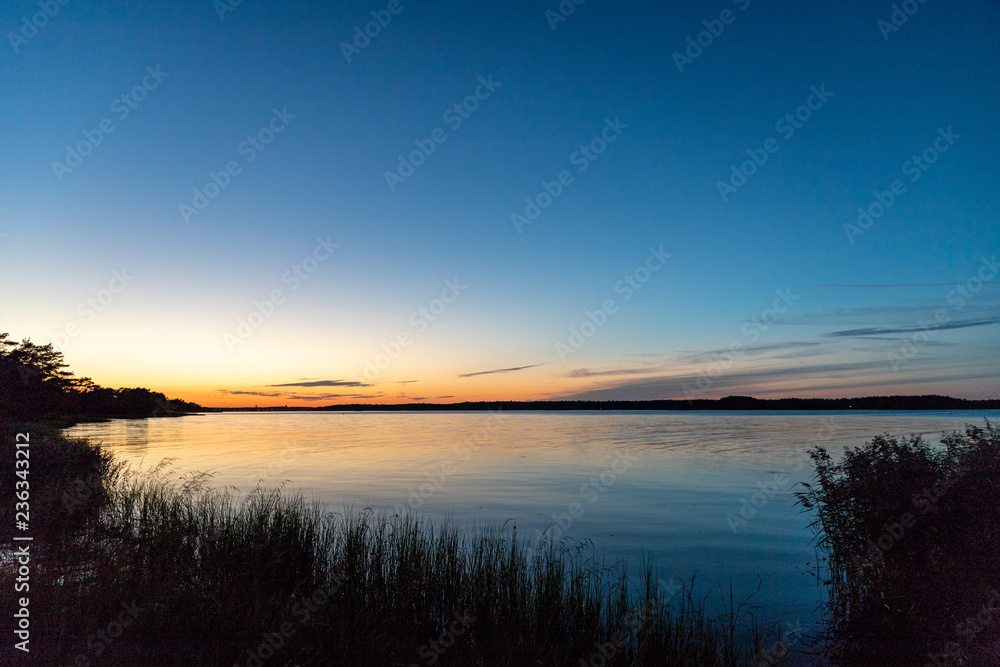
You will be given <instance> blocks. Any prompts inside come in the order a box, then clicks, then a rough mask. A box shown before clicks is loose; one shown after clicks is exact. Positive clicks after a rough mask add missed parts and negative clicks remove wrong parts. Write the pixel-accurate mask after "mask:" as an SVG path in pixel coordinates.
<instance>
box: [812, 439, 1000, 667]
mask: <svg viewBox="0 0 1000 667" xmlns="http://www.w3.org/2000/svg"><path fill="white" fill-rule="evenodd" d="M941 445H942V446H932V445H930V444H928V443H927V442H925V441H924V440H923V439H922V438H920V437H919V436H910V437H891V436H889V435H881V436H877V437H875V438H873V439H872V440H871V441H869V442H867V443H865V445H864V446H863V447H859V448H856V449H848V450H847V451H846V452H845V453H844V455H843V458H842V459H841V460H840V461H834V460H833V459H832V457H831V456H830V455H829V453H828V452H827V451H826V450H825V449H823V448H818V449H816V450H813V451H811V452H810V454H811V456H812V459H813V461H814V463H815V466H816V472H815V482H814V483H813V484H806V485H805V487H806V489H805V490H804V491H801V492H798V493H797V494H796V495H797V496H798V502H799V503H800V504H801V505H802V506H803V508H804V509H806V510H812V511H814V512H815V514H816V520H815V522H814V523H813V528H814V530H815V532H816V540H817V545H818V547H819V548H820V549H821V550H823V551H824V552H825V554H826V556H827V561H826V567H825V570H826V571H825V573H824V575H825V577H826V581H825V583H826V584H827V586H828V587H829V593H830V595H829V606H828V608H827V617H828V619H827V620H828V627H829V634H830V639H831V640H832V645H833V649H834V650H833V654H834V657H835V659H836V660H837V661H839V663H841V664H846V665H886V664H900V665H903V664H905V665H925V664H931V665H938V664H945V663H950V664H966V665H984V666H986V665H989V666H994V667H995V665H997V664H1000V651H998V646H1000V644H998V643H997V640H998V638H1000V595H998V594H997V591H998V590H1000V506H998V498H1000V430H998V429H997V428H996V427H995V426H993V425H992V424H990V423H989V422H987V423H986V425H985V427H979V426H972V425H970V426H967V427H966V429H965V432H964V434H962V433H957V432H955V433H951V434H949V435H946V436H944V437H943V439H942V441H941Z"/></svg>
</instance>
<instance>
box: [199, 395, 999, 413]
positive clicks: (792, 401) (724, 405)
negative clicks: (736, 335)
mask: <svg viewBox="0 0 1000 667" xmlns="http://www.w3.org/2000/svg"><path fill="white" fill-rule="evenodd" d="M483 410H501V411H518V410H521V411H524V410H532V411H567V410H584V411H588V410H589V411H601V410H669V411H676V412H685V411H693V410H859V411H868V410H880V411H881V410H884V411H891V410H1000V399H982V400H969V399H964V398H951V397H950V396H867V397H862V398H775V399H760V398H752V397H749V396H727V397H726V398H720V399H691V400H683V399H670V400H650V401H464V402H461V403H393V404H373V403H350V404H345V405H324V406H318V407H307V406H302V407H299V406H292V407H289V406H265V407H252V408H249V407H246V408H209V407H204V408H202V409H201V410H200V411H199V412H464V411H483Z"/></svg>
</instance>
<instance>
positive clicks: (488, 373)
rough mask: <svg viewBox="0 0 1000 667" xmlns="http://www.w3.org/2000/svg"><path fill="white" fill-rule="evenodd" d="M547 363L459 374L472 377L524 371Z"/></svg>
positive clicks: (463, 376) (461, 376)
mask: <svg viewBox="0 0 1000 667" xmlns="http://www.w3.org/2000/svg"><path fill="white" fill-rule="evenodd" d="M544 365H545V364H531V365H530V366H515V367H514V368H498V369H496V370H494V371H478V372H476V373H464V374H462V375H459V376H458V377H460V378H471V377H474V376H476V375H492V374H493V373H512V372H513V371H523V370H524V369H526V368H537V367H538V366H544Z"/></svg>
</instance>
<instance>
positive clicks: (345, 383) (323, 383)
mask: <svg viewBox="0 0 1000 667" xmlns="http://www.w3.org/2000/svg"><path fill="white" fill-rule="evenodd" d="M267 386H268V387H370V386H371V385H370V384H366V383H364V382H354V381H353V380H313V381H311V382H289V383H287V384H269V385H267Z"/></svg>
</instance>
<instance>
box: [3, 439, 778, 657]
mask: <svg viewBox="0 0 1000 667" xmlns="http://www.w3.org/2000/svg"><path fill="white" fill-rule="evenodd" d="M33 438H35V436H33ZM33 442H37V444H33V457H37V459H38V460H39V461H43V460H44V461H43V462H42V463H40V464H39V469H38V471H39V472H42V473H43V474H38V475H36V474H35V471H33V473H32V474H33V478H32V479H33V487H32V488H33V489H35V488H36V486H37V488H38V489H39V491H38V494H39V495H38V500H37V501H36V502H37V503H38V505H37V508H38V511H39V517H40V518H39V520H38V522H37V525H38V526H39V530H40V531H41V532H39V533H37V535H38V536H36V546H37V548H38V554H39V567H38V568H37V570H36V572H35V573H34V574H33V579H32V584H31V595H32V598H31V600H32V602H31V604H32V614H33V616H34V617H35V618H37V619H44V621H42V620H39V621H38V622H37V625H36V626H35V627H34V632H33V633H32V654H33V656H34V658H35V659H36V660H40V661H41V662H43V663H45V664H81V665H82V664H93V665H96V664H108V665H112V664H113V665H124V664H144V665H181V664H183V665H191V664H199V665H201V664H203V665H227V666H228V665H241V666H242V665H263V664H269V665H402V666H409V665H432V664H433V665H437V664H443V665H595V666H596V665H647V664H648V665H663V664H671V665H722V666H727V667H728V666H737V665H750V664H780V661H779V660H777V659H774V660H771V659H769V660H768V661H767V662H762V661H761V660H760V659H759V656H761V655H764V654H765V653H766V652H767V651H768V650H769V647H771V646H772V645H773V644H774V641H775V639H776V637H777V634H776V630H775V629H774V628H773V627H770V626H768V627H765V626H761V625H760V624H758V623H756V622H755V621H754V618H753V613H752V611H753V609H752V608H751V606H750V605H749V602H746V601H745V602H743V603H740V604H737V603H736V602H735V601H734V599H733V598H732V596H731V597H730V600H729V608H728V610H727V611H726V612H724V613H722V614H717V615H713V614H711V613H709V612H708V611H707V608H708V605H707V599H706V598H702V599H698V598H696V597H695V596H694V593H693V579H692V580H691V582H690V583H689V585H687V586H685V587H682V588H681V589H680V590H679V591H674V590H671V589H670V588H668V587H665V586H663V585H662V581H661V580H660V578H659V577H658V575H657V573H656V571H655V569H654V567H653V565H652V564H651V563H646V564H645V565H644V568H643V570H642V572H641V574H640V576H639V577H638V578H637V579H633V578H631V577H630V573H629V571H628V568H627V567H626V566H625V565H624V564H622V563H616V564H613V565H605V564H603V563H602V562H601V561H600V560H599V559H598V558H596V557H595V556H594V553H593V549H592V548H590V547H589V546H588V545H586V544H576V545H573V544H569V543H566V542H560V543H555V544H551V543H549V544H542V545H540V546H539V547H537V548H534V549H533V548H531V547H530V545H529V543H528V541H527V540H526V539H524V538H523V537H522V536H520V535H518V532H517V529H516V527H515V526H513V525H512V524H510V523H507V524H504V525H502V526H483V527H478V528H474V529H460V528H458V527H456V526H454V525H452V524H451V523H450V522H448V521H443V522H430V521H427V520H425V519H423V518H421V517H419V516H415V515H393V514H389V513H386V512H378V511H375V510H373V509H371V508H363V509H360V510H353V509H352V508H345V509H344V510H343V511H339V512H331V511H327V510H325V509H324V508H322V507H321V506H319V505H316V504H313V503H309V502H306V500H305V499H303V498H302V497H301V496H300V495H295V494H291V493H287V492H286V491H285V490H284V489H282V488H270V489H269V488H264V487H258V488H256V489H254V490H253V491H252V492H250V493H247V494H245V495H241V494H239V493H238V492H237V491H236V490H235V489H226V488H222V489H219V488H214V487H213V486H212V485H211V477H210V476H207V475H186V476H185V475H177V474H175V473H174V472H172V468H171V467H170V465H169V463H168V462H167V463H164V464H162V465H161V466H159V467H157V468H154V469H153V470H151V471H146V472H142V473H139V472H136V471H134V470H128V469H126V468H125V467H124V466H122V464H121V463H120V462H117V461H116V460H115V459H114V458H113V457H111V456H109V455H108V454H107V453H106V452H105V451H104V450H102V449H101V448H100V447H99V446H96V445H93V444H91V443H88V442H85V441H73V440H66V439H64V438H62V437H60V436H59V435H58V434H57V433H55V432H49V433H48V434H46V435H44V437H42V436H39V437H38V438H36V439H34V440H33ZM35 452H37V454H35ZM34 460H35V458H33V461H34ZM79 480H85V485H84V486H83V487H81V486H80V485H79V484H78V483H77V482H78V481H79ZM80 488H86V489H88V490H89V491H88V492H87V493H82V492H80V493H77V494H76V495H74V489H80ZM33 498H34V496H33ZM5 506H8V505H5ZM56 516H60V517H62V518H61V519H59V520H58V521H56V520H55V519H53V518H52V517H56ZM43 517H44V518H43ZM49 521H52V524H51V525H50V526H49V528H48V529H45V525H46V522H49ZM56 524H58V525H56ZM11 576H12V575H11V574H10V573H9V572H8V570H7V568H4V572H3V574H2V575H0V577H2V578H3V579H10V578H11ZM11 585H12V583H11V582H10V581H0V586H3V587H4V589H5V590H7V587H8V586H11ZM755 656H756V658H755Z"/></svg>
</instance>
